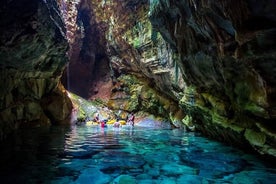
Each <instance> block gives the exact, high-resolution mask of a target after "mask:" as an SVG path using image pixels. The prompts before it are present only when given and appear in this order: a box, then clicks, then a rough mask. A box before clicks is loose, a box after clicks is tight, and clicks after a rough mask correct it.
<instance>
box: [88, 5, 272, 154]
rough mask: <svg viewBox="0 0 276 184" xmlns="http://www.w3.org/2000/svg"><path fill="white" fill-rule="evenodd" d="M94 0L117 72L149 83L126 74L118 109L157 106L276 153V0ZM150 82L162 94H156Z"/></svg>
mask: <svg viewBox="0 0 276 184" xmlns="http://www.w3.org/2000/svg"><path fill="white" fill-rule="evenodd" d="M90 2H91V5H92V6H91V7H93V12H94V14H93V16H94V20H95V22H97V24H98V30H99V32H100V33H101V34H103V35H104V36H105V38H104V39H105V40H106V42H105V47H106V48H105V49H106V54H107V55H108V58H109V60H110V65H111V66H112V71H111V72H112V73H111V74H112V76H113V77H115V79H116V77H117V76H120V75H122V74H128V75H135V76H136V77H138V79H139V80H140V81H141V84H140V87H139V85H138V86H136V88H135V89H133V88H131V87H128V86H127V85H128V84H129V85H131V82H126V80H125V78H124V77H123V78H124V79H122V78H119V79H118V80H119V82H120V83H119V87H118V86H117V87H116V86H115V87H114V90H113V94H112V95H111V100H110V103H109V104H110V105H111V106H112V107H117V108H119V107H118V106H120V108H122V109H124V110H142V109H139V107H143V108H144V110H149V109H151V107H154V108H153V109H155V110H153V112H157V113H161V114H163V115H165V116H168V117H170V118H171V120H175V119H174V118H173V116H174V115H176V116H177V118H178V120H180V121H176V122H174V121H173V123H175V125H176V126H184V124H185V125H187V126H190V127H193V126H195V128H196V129H197V130H200V131H201V132H203V133H205V134H206V135H209V136H212V137H214V138H216V139H219V140H221V141H224V142H228V143H230V144H236V145H239V146H250V147H252V148H254V149H255V150H257V151H258V152H259V153H261V154H268V155H274V156H275V155H276V150H275V148H276V142H275V140H276V139H275V138H276V134H275V131H276V126H275V125H274V124H273V122H274V121H275V117H276V111H275V82H276V78H275V68H276V65H275V64H276V63H275V42H274V40H275V31H276V29H275V21H276V19H275V13H274V12H275V6H274V5H273V3H274V2H273V0H267V1H261V2H257V1H250V0H247V1H230V0H229V1H223V2H217V1H186V0H180V1H166V0H152V1H150V2H148V1H137V0H128V1H123V2H121V1H120V2H117V1H116V2H115V1H97V0H92V1H90ZM116 80H117V79H116ZM124 82H126V83H128V84H124ZM143 82H144V84H143ZM135 84H137V83H135ZM146 86H147V87H149V88H151V89H155V90H156V94H157V93H158V95H157V96H159V95H161V96H162V98H161V97H160V96H159V97H156V99H155V100H152V97H153V96H155V95H150V94H146V91H148V90H147V87H146ZM122 92H123V93H125V95H122ZM140 92H141V93H142V92H143V95H139V93H140ZM134 94H136V96H135V95H134ZM151 94H152V93H151ZM119 96H122V98H121V99H120V98H119ZM163 98H166V99H167V100H169V101H171V102H172V103H171V104H170V103H168V102H165V101H164V100H160V99H163ZM123 99H127V100H125V102H126V103H123V102H122V100H123ZM116 101H117V103H118V104H117V103H116ZM130 102H133V104H132V105H130V104H131V103H130ZM143 104H147V105H149V104H151V105H152V104H155V106H154V105H153V106H151V107H148V109H147V105H143ZM157 104H158V105H157ZM157 106H159V107H160V108H159V110H160V109H161V110H160V112H159V110H158V108H157ZM177 109H178V110H177ZM179 110H183V111H184V112H185V113H186V115H187V116H186V117H185V118H184V117H183V116H184V115H183V114H182V113H179ZM150 111H152V109H151V110H150ZM179 114H182V115H179ZM187 121H188V122H187Z"/></svg>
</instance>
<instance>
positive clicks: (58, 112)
mask: <svg viewBox="0 0 276 184" xmlns="http://www.w3.org/2000/svg"><path fill="white" fill-rule="evenodd" d="M67 49H68V44H67V40H66V39H65V29H64V25H63V22H62V19H61V17H60V14H59V8H58V6H57V3H56V2H55V1H54V0H47V1H43V0H22V1H1V6H0V73H1V75H0V77H1V78H0V84H1V89H0V119H1V121H0V138H3V137H4V136H6V134H8V133H9V132H11V131H12V130H13V129H16V128H18V127H19V126H24V125H26V126H28V125H40V124H49V123H50V122H55V123H58V122H61V121H63V120H64V119H66V118H67V117H68V116H69V115H70V112H71V108H72V105H71V102H70V100H69V99H68V97H67V96H66V92H65V89H64V88H63V87H62V85H61V84H60V77H61V74H62V72H63V70H64V67H65V65H66V63H67V58H66V52H67Z"/></svg>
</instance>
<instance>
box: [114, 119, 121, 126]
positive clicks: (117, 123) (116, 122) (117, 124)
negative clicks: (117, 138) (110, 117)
mask: <svg viewBox="0 0 276 184" xmlns="http://www.w3.org/2000/svg"><path fill="white" fill-rule="evenodd" d="M120 126H121V123H120V122H119V119H116V121H115V122H114V123H113V127H114V128H120Z"/></svg>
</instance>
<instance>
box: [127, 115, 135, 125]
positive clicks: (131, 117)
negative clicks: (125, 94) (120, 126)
mask: <svg viewBox="0 0 276 184" xmlns="http://www.w3.org/2000/svg"><path fill="white" fill-rule="evenodd" d="M134 119H135V116H134V113H133V112H131V114H130V116H129V117H128V119H127V123H128V125H131V126H134Z"/></svg>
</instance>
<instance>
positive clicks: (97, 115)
mask: <svg viewBox="0 0 276 184" xmlns="http://www.w3.org/2000/svg"><path fill="white" fill-rule="evenodd" d="M99 116H100V115H99V113H98V112H96V113H95V114H94V118H93V121H94V122H99V119H100V118H99Z"/></svg>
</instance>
